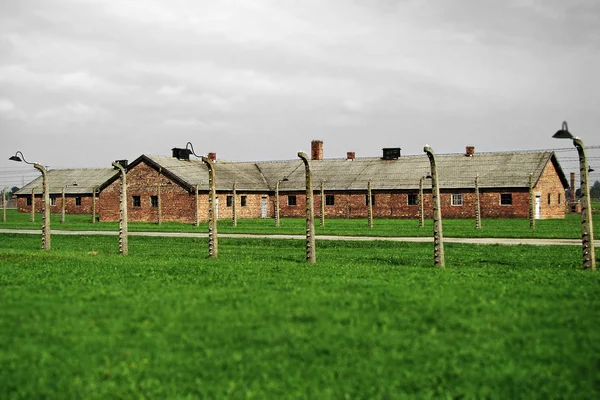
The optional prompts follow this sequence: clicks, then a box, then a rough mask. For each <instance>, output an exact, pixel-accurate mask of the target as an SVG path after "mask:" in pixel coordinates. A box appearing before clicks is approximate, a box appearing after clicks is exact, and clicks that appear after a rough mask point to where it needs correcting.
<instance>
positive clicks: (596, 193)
mask: <svg viewBox="0 0 600 400" xmlns="http://www.w3.org/2000/svg"><path fill="white" fill-rule="evenodd" d="M590 197H591V198H592V200H595V201H600V181H596V182H594V184H593V185H592V187H591V188H590Z"/></svg>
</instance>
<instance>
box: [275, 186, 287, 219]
mask: <svg viewBox="0 0 600 400" xmlns="http://www.w3.org/2000/svg"><path fill="white" fill-rule="evenodd" d="M287 181H289V179H288V178H287V176H284V177H283V178H281V179H280V180H278V181H277V183H276V184H275V226H279V184H280V183H281V182H287Z"/></svg>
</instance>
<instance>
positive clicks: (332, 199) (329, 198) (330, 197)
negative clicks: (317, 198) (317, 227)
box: [325, 194, 335, 206]
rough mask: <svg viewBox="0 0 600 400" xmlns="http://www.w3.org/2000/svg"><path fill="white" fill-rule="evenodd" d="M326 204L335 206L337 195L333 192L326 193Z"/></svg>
mask: <svg viewBox="0 0 600 400" xmlns="http://www.w3.org/2000/svg"><path fill="white" fill-rule="evenodd" d="M325 205H326V206H335V196H334V195H332V194H327V195H325Z"/></svg>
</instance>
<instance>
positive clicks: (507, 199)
mask: <svg viewBox="0 0 600 400" xmlns="http://www.w3.org/2000/svg"><path fill="white" fill-rule="evenodd" d="M500 205H501V206H512V193H501V194H500Z"/></svg>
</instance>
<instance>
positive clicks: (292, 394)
mask: <svg viewBox="0 0 600 400" xmlns="http://www.w3.org/2000/svg"><path fill="white" fill-rule="evenodd" d="M129 240H130V243H129V248H130V255H129V256H128V257H123V256H119V255H118V254H117V245H116V238H115V237H102V236H94V237H92V236H77V237H72V236H54V237H53V242H52V245H53V249H52V250H51V251H48V252H44V251H42V250H39V237H37V236H28V235H14V234H0V337H1V338H2V340H1V341H0V398H3V399H4V398H6V399H12V398H15V399H32V398H86V399H94V398H98V399H104V398H115V399H119V398H122V399H131V398H257V399H267V398H268V399H279V398H286V399H287V398H302V399H317V398H318V399H340V398H351V399H355V398H363V399H378V398H381V399H392V398H402V399H404V398H418V399H422V398H498V399H514V398H537V399H548V398H589V399H591V398H598V397H599V396H600V329H599V328H600V314H599V313H598V309H599V308H600V298H599V297H598V296H596V294H597V293H598V288H599V287H600V286H599V285H600V274H599V273H598V272H591V271H585V270H581V269H580V268H579V266H580V264H581V260H580V249H579V248H578V247H576V246H575V247H539V248H538V247H530V246H472V245H458V244H450V245H447V246H446V261H447V265H448V268H446V269H445V270H440V269H436V268H433V267H431V265H432V263H433V260H432V249H431V245H428V244H414V243H389V242H326V241H322V242H319V241H318V242H317V245H318V249H317V258H318V263H317V264H316V265H309V264H307V263H305V262H304V243H303V241H300V240H258V239H253V240H250V239H221V241H220V258H219V259H218V260H212V259H207V258H206V249H207V243H206V240H204V239H192V238H147V237H131V238H130V239H129Z"/></svg>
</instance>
